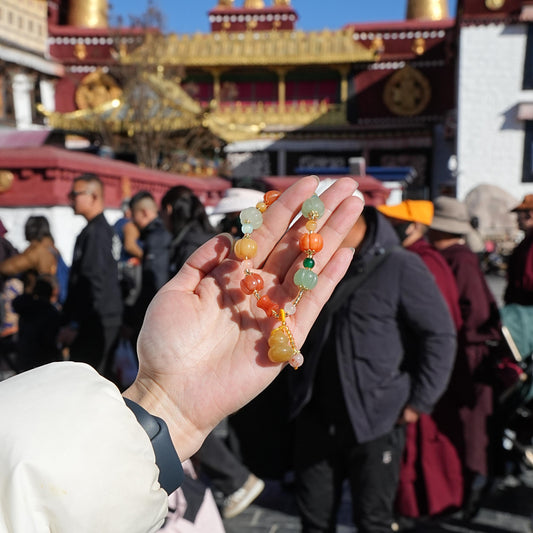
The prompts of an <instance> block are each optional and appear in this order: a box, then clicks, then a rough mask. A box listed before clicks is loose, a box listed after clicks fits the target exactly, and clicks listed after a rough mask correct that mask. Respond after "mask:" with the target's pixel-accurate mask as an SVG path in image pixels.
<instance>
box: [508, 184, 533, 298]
mask: <svg viewBox="0 0 533 533" xmlns="http://www.w3.org/2000/svg"><path fill="white" fill-rule="evenodd" d="M512 212H513V213H516V215H517V222H518V227H519V229H520V230H522V231H523V232H524V239H523V240H522V241H521V242H520V243H519V244H518V246H516V248H515V249H514V250H513V253H512V254H511V257H510V258H509V263H508V267H507V288H506V289H505V295H504V301H505V303H506V304H519V305H533V194H526V196H525V197H524V199H523V200H522V202H521V203H520V204H519V205H517V206H516V207H515V208H514V209H512Z"/></svg>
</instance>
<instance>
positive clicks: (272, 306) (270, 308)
mask: <svg viewBox="0 0 533 533" xmlns="http://www.w3.org/2000/svg"><path fill="white" fill-rule="evenodd" d="M257 307H259V308H260V309H262V310H263V311H264V312H265V313H266V315H267V316H274V312H276V313H277V312H278V311H279V305H278V304H276V303H274V302H273V301H272V300H271V299H270V298H269V297H268V296H267V295H266V294H265V295H264V296H261V298H259V300H257Z"/></svg>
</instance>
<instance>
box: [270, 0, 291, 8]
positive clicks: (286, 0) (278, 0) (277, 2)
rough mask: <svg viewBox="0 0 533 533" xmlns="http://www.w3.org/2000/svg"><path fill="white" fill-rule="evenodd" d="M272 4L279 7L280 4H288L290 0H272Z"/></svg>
mask: <svg viewBox="0 0 533 533" xmlns="http://www.w3.org/2000/svg"><path fill="white" fill-rule="evenodd" d="M274 5H275V6H276V7H280V6H283V7H284V6H290V5H291V0H274Z"/></svg>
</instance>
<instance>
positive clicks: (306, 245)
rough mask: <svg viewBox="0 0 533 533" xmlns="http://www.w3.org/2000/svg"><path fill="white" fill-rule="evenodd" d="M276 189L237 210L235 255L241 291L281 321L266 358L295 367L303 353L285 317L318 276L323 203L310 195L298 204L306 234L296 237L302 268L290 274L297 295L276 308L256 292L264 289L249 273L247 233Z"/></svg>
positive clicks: (251, 246)
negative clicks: (318, 230)
mask: <svg viewBox="0 0 533 533" xmlns="http://www.w3.org/2000/svg"><path fill="white" fill-rule="evenodd" d="M280 194H281V193H280V192H279V191H269V192H267V193H266V194H265V196H264V198H263V201H262V202H259V203H258V204H257V205H256V206H255V207H248V208H246V209H244V210H243V211H241V213H240V221H241V224H242V233H243V234H244V237H243V238H242V239H239V240H238V241H237V242H236V243H235V248H234V251H235V255H236V256H237V258H238V259H240V260H242V268H243V272H244V278H243V279H242V281H241V290H242V291H243V292H244V293H245V294H248V295H252V294H253V295H254V296H255V298H256V299H257V306H258V307H259V308H261V309H263V310H264V311H265V313H266V314H267V316H269V317H273V318H276V319H278V320H279V321H280V322H281V324H280V325H279V326H278V327H276V328H274V329H273V330H272V332H271V333H270V337H269V339H268V346H269V350H268V357H269V359H270V360H271V361H272V362H273V363H285V362H287V361H288V362H289V364H290V365H291V366H292V367H293V368H295V369H297V368H299V367H300V366H302V364H303V360H304V358H303V355H302V354H301V353H300V350H299V349H298V347H297V346H296V343H295V341H294V337H293V335H292V333H291V331H290V329H289V326H288V325H287V317H288V316H290V315H294V313H295V312H296V306H297V305H298V304H299V303H300V301H301V299H302V297H303V295H304V293H305V292H306V291H309V290H311V289H313V288H314V287H315V286H316V284H317V282H318V276H317V274H316V273H315V272H313V271H312V269H313V267H314V266H315V260H314V259H313V256H314V254H315V253H316V252H319V251H320V250H321V249H322V247H323V245H324V241H323V239H322V236H321V235H320V233H316V228H317V220H318V219H319V218H320V217H321V216H322V215H323V214H324V204H323V202H322V200H321V199H320V198H319V197H318V196H317V195H316V194H314V195H313V196H311V198H308V199H307V200H306V201H305V202H304V203H303V205H302V210H301V212H302V216H304V217H305V218H306V219H307V222H306V224H305V228H306V230H307V233H304V234H303V235H301V237H300V241H299V246H300V250H301V251H302V252H304V253H305V255H306V257H305V259H304V260H303V268H300V269H299V270H298V271H297V272H296V273H295V274H294V278H293V280H294V283H295V285H296V286H297V287H298V294H297V295H296V297H295V298H294V300H292V301H291V302H288V303H287V304H286V305H285V307H284V308H282V309H280V307H279V305H277V304H276V303H274V302H273V301H272V300H271V299H270V298H269V297H268V296H267V295H263V296H261V294H260V291H261V290H262V289H263V288H264V281H263V278H262V277H261V276H260V275H259V274H258V273H257V272H252V268H253V263H252V259H253V258H254V257H255V256H256V254H257V243H256V241H254V239H252V237H251V235H252V233H253V231H254V230H256V229H259V228H260V227H261V225H262V224H263V213H264V212H265V211H266V210H267V209H268V207H269V206H270V205H272V204H273V203H274V202H275V201H276V200H277V199H278V197H279V195H280Z"/></svg>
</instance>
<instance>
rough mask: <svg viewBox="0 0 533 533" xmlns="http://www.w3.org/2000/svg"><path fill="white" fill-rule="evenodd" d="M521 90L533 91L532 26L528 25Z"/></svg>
mask: <svg viewBox="0 0 533 533" xmlns="http://www.w3.org/2000/svg"><path fill="white" fill-rule="evenodd" d="M522 88H523V89H533V24H528V27H527V43H526V58H525V63H524V79H523V82H522Z"/></svg>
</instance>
